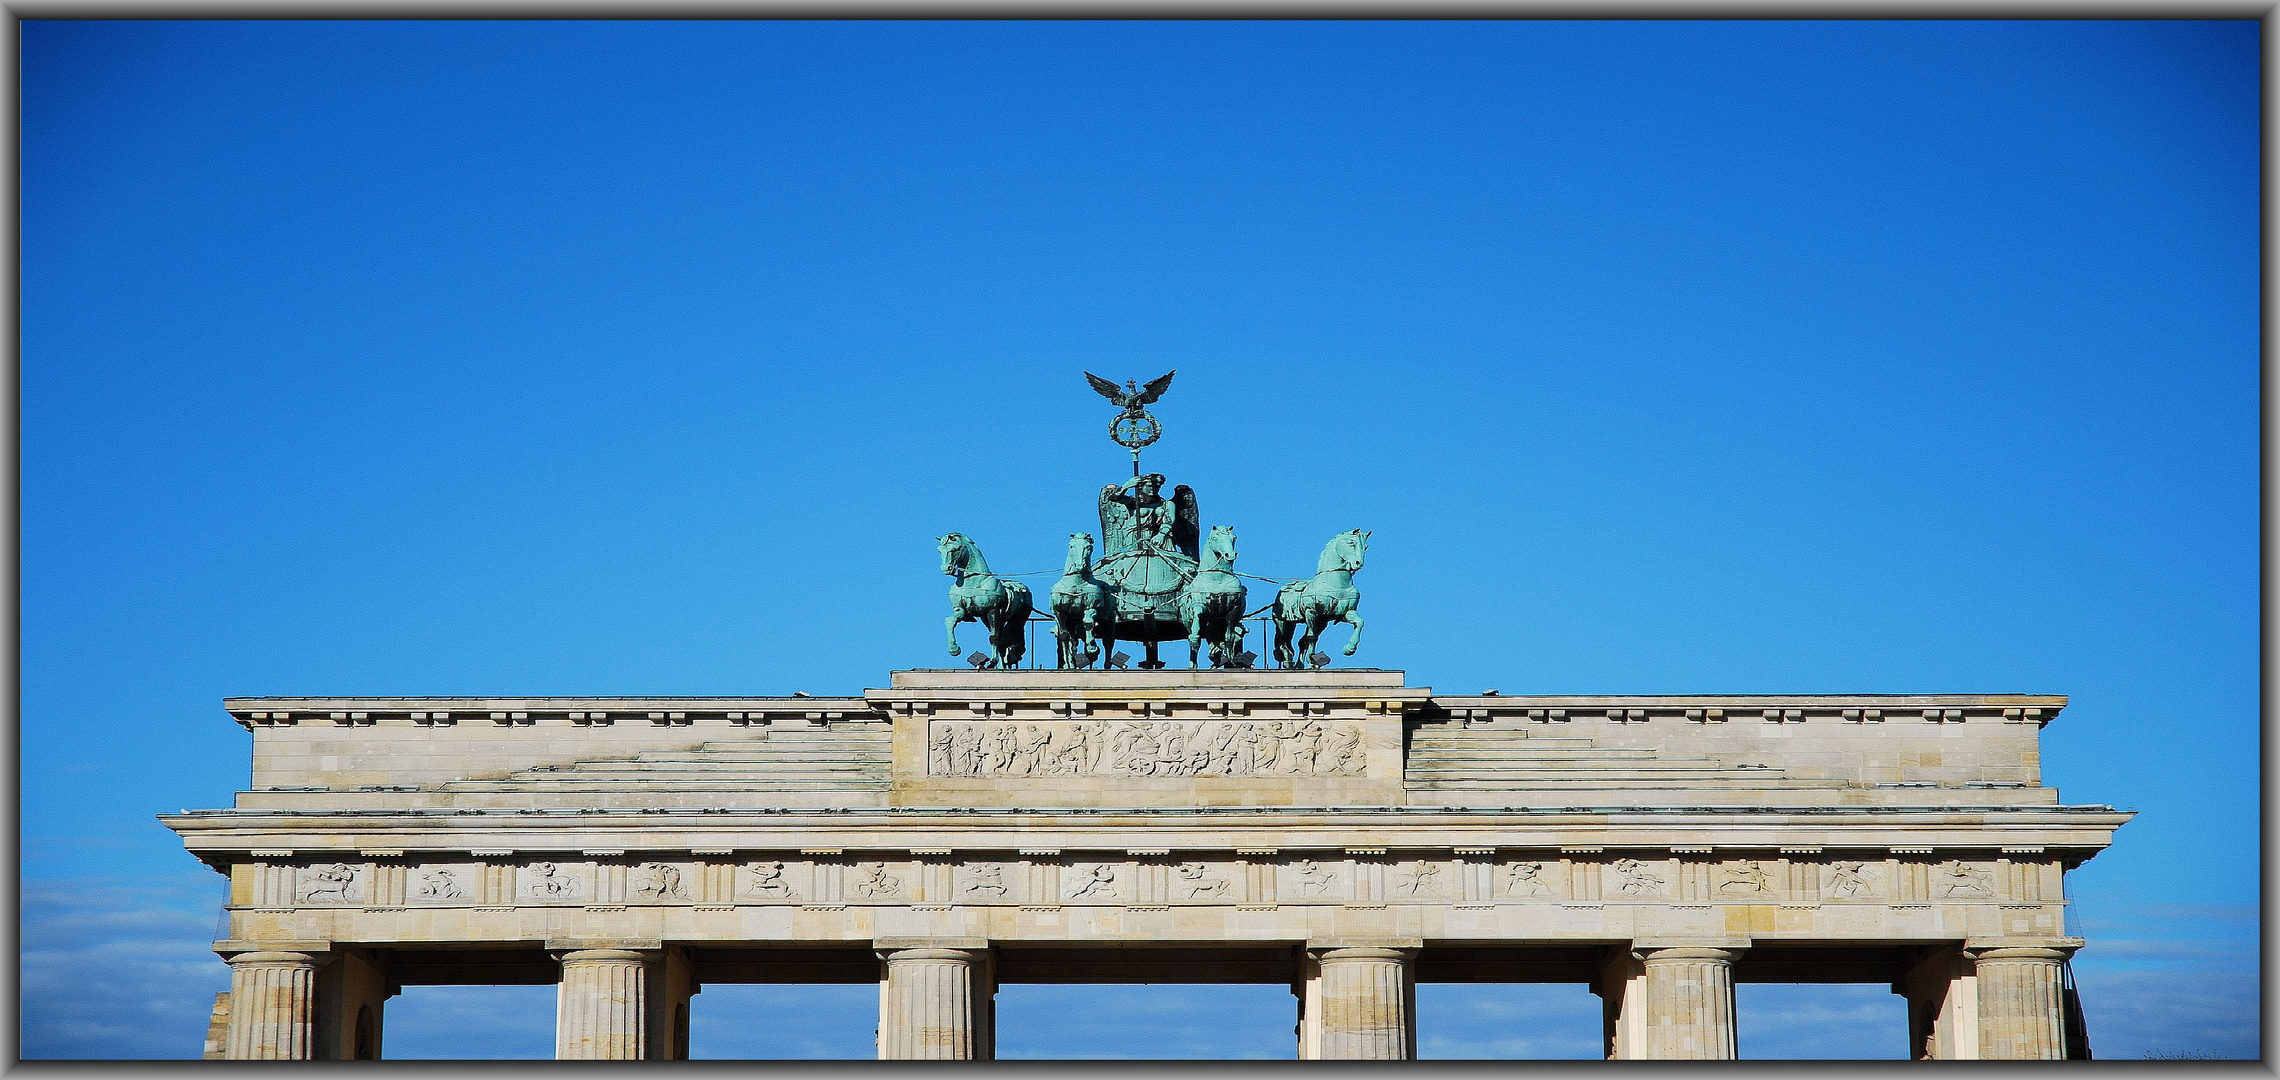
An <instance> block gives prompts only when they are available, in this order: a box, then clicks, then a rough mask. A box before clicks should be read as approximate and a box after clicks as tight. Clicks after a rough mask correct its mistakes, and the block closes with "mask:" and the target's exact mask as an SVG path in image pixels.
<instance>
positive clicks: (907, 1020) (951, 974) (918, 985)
mask: <svg viewBox="0 0 2280 1080" xmlns="http://www.w3.org/2000/svg"><path fill="white" fill-rule="evenodd" d="M882 955H883V956H884V957H885V958H886V962H887V986H886V992H885V993H884V994H882V995H881V996H880V1005H881V1007H882V1015H881V1016H880V1017H879V1057H880V1058H882V1059H885V1060H893V1061H968V1060H972V1059H973V1058H975V1057H977V1056H978V1055H977V1053H976V1050H977V1041H978V1040H977V1038H976V1032H975V1023H974V1019H975V1013H974V975H975V965H976V962H977V961H978V960H979V959H980V954H979V953H978V952H977V951H976V950H973V949H896V950H893V951H890V952H886V953H883V954H882Z"/></svg>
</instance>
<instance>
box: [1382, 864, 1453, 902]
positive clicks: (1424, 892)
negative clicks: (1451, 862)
mask: <svg viewBox="0 0 2280 1080" xmlns="http://www.w3.org/2000/svg"><path fill="white" fill-rule="evenodd" d="M1447 876H1448V875H1447V874H1445V873H1444V872H1443V869H1442V866H1441V864H1440V863H1437V862H1433V861H1430V860H1420V861H1418V862H1414V863H1410V864H1409V865H1407V866H1404V867H1402V868H1401V870H1400V871H1399V872H1398V873H1396V874H1394V876H1393V894H1394V895H1395V896H1396V897H1399V898H1401V899H1405V900H1443V899H1447V898H1448V886H1447V883H1446V880H1445V879H1446V878H1447Z"/></svg>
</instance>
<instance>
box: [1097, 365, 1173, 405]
mask: <svg viewBox="0 0 2280 1080" xmlns="http://www.w3.org/2000/svg"><path fill="white" fill-rule="evenodd" d="M1165 378H1170V376H1168V375H1167V376H1165ZM1085 381H1086V382H1089V383H1091V384H1092V388H1093V389H1095V390H1098V391H1100V396H1102V397H1104V398H1107V399H1108V402H1109V404H1111V405H1116V406H1119V407H1121V406H1124V405H1127V404H1130V403H1129V402H1127V401H1125V400H1124V388H1123V387H1121V386H1118V385H1116V384H1115V383H1112V382H1110V381H1108V380H1107V379H1103V378H1101V377H1100V376H1098V375H1095V374H1093V373H1092V372H1089V371H1088V372H1085ZM1148 385H1150V386H1154V385H1155V384H1154V383H1149V384H1148ZM1150 400H1154V399H1152V398H1151V399H1150Z"/></svg>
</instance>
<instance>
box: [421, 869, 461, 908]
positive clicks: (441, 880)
mask: <svg viewBox="0 0 2280 1080" xmlns="http://www.w3.org/2000/svg"><path fill="white" fill-rule="evenodd" d="M412 895H414V896H417V897H419V898H420V899H422V900H457V899H459V898H461V897H463V896H466V895H467V893H466V891H465V890H462V889H461V888H460V887H459V878H458V875H456V874H454V873H452V872H451V871H450V870H448V869H445V868H443V867H437V868H435V869H433V870H422V871H420V888H419V891H418V892H416V893H413V894H412Z"/></svg>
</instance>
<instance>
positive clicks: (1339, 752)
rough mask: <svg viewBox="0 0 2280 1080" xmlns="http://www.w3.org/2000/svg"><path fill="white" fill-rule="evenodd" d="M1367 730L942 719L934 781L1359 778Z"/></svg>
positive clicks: (1274, 724) (934, 741)
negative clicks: (971, 778) (963, 778)
mask: <svg viewBox="0 0 2280 1080" xmlns="http://www.w3.org/2000/svg"><path fill="white" fill-rule="evenodd" d="M1366 764H1367V755H1366V754H1365V753H1364V752H1363V746H1362V725H1360V724H1358V723H1354V722H1352V721H1337V722H1332V721H1326V720H1316V719H1305V718H1298V719H1292V720H1188V721H1181V720H1046V721H1042V722H1037V723H1015V722H1013V721H985V720H937V721H935V722H934V723H932V724H931V725H929V726H928V729H927V740H926V771H927V773H928V775H931V776H1118V777H1147V776H1163V777H1184V776H1360V775H1362V773H1363V770H1364V769H1365V767H1366Z"/></svg>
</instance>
